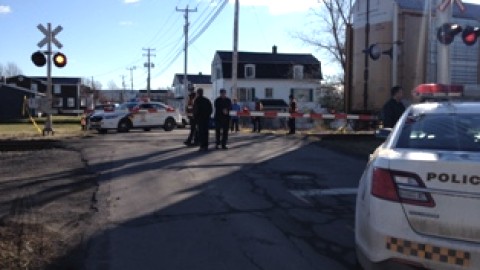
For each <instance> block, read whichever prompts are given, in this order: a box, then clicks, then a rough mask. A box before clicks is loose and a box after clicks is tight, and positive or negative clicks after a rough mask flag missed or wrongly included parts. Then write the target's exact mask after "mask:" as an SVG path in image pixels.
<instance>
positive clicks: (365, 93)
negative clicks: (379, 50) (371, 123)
mask: <svg viewBox="0 0 480 270" xmlns="http://www.w3.org/2000/svg"><path fill="white" fill-rule="evenodd" d="M369 35H370V0H367V10H366V13H365V48H368V47H369V46H370V44H369V43H370V40H369ZM368 60H369V55H368V53H365V69H364V71H363V72H364V73H363V110H364V111H365V112H366V111H367V109H368V79H369V74H368V72H369V71H368Z"/></svg>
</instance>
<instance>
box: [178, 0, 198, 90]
mask: <svg viewBox="0 0 480 270" xmlns="http://www.w3.org/2000/svg"><path fill="white" fill-rule="evenodd" d="M175 9H176V11H179V12H185V15H184V17H185V26H184V27H183V32H184V34H185V45H184V50H185V62H184V65H183V95H184V96H185V97H186V96H187V91H188V80H187V64H188V27H189V25H190V23H189V22H188V14H189V13H190V12H197V8H195V9H189V8H188V5H187V8H185V9H179V8H175Z"/></svg>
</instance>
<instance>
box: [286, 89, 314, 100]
mask: <svg viewBox="0 0 480 270" xmlns="http://www.w3.org/2000/svg"><path fill="white" fill-rule="evenodd" d="M291 93H292V94H293V96H294V97H295V99H296V100H297V101H298V102H313V89H311V88H292V89H291Z"/></svg>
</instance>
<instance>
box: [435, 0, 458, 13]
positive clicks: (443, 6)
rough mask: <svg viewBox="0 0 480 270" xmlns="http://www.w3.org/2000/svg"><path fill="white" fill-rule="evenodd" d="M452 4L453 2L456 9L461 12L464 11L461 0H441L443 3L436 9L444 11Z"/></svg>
mask: <svg viewBox="0 0 480 270" xmlns="http://www.w3.org/2000/svg"><path fill="white" fill-rule="evenodd" d="M452 2H455V4H456V5H457V7H458V8H459V9H460V10H461V11H462V12H464V11H465V6H464V5H463V3H462V0H443V2H442V3H441V4H440V6H439V7H438V8H439V9H440V10H441V11H445V9H447V7H448V6H450V5H451V4H452Z"/></svg>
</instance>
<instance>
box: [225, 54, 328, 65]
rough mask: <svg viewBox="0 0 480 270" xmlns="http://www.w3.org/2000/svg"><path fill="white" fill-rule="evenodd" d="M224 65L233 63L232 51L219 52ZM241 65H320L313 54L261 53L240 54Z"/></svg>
mask: <svg viewBox="0 0 480 270" xmlns="http://www.w3.org/2000/svg"><path fill="white" fill-rule="evenodd" d="M217 54H218V55H219V57H220V58H221V59H222V62H223V63H231V62H232V52H231V51H217ZM238 62H239V63H249V64H256V63H272V64H280V63H294V64H312V65H317V64H320V61H318V59H317V58H315V57H314V56H313V55H311V54H293V53H288V54H287V53H271V52H270V53H259V52H238Z"/></svg>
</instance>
